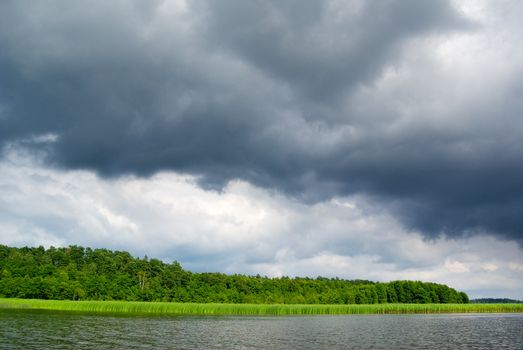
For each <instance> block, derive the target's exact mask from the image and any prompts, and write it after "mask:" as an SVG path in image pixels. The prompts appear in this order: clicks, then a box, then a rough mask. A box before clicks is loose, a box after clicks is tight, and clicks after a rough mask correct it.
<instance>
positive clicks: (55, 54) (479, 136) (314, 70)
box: [0, 0, 523, 299]
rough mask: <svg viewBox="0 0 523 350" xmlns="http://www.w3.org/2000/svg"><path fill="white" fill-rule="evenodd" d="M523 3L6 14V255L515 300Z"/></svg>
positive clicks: (2, 98) (0, 111)
mask: <svg viewBox="0 0 523 350" xmlns="http://www.w3.org/2000/svg"><path fill="white" fill-rule="evenodd" d="M521 18H523V4H521V3H520V2H518V1H509V0H504V1H484V0H455V1H450V0H448V1H445V0H440V1H429V0H427V1H419V0H397V1H396V0H387V1H382V0H375V1H374V0H368V1H361V0H351V1H346V0H344V1H334V0H333V1H254V0H253V1H244V0H227V1H225V0H221V1H210V0H209V1H204V0H193V1H182V0H177V1H167V0H166V1H138V0H136V1H123V0H122V1H116V0H115V1H109V2H108V1H89V2H87V1H75V2H70V1H65V0H55V1H46V2H36V1H24V0H16V1H15V0H13V1H9V0H8V1H2V2H1V3H0V152H1V155H0V244H8V245H14V246H23V245H40V244H41V245H44V246H50V245H54V246H66V245H69V244H79V245H85V246H91V247H105V248H111V249H120V250H129V251H130V252H131V253H133V254H134V255H137V256H143V255H145V254H147V255H148V256H154V257H158V258H162V259H164V260H166V261H170V260H178V261H180V262H181V263H182V265H183V266H184V267H186V268H188V269H191V270H194V271H221V272H227V273H248V274H257V273H260V274H266V275H269V276H281V275H289V276H296V275H299V276H312V277H314V276H318V275H323V276H339V277H342V278H362V279H371V280H380V281H387V280H392V279H415V280H427V281H435V282H441V283H446V284H449V285H451V286H452V287H455V288H458V289H461V290H465V291H467V292H468V293H469V294H470V295H471V296H472V297H485V296H493V297H513V298H519V299H523V141H522V140H523V114H522V113H523V98H522V97H523V48H521V45H520V41H521V39H520V38H521V37H522V36H523V24H522V23H521V20H520V19H521Z"/></svg>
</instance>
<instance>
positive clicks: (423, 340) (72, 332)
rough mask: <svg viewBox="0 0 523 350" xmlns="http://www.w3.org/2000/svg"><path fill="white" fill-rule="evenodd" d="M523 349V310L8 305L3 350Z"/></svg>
mask: <svg viewBox="0 0 523 350" xmlns="http://www.w3.org/2000/svg"><path fill="white" fill-rule="evenodd" d="M44 348H46V349H518V350H521V349H523V314H466V315H457V314H447V315H349V316H289V317H272V316H262V317H250V316H242V317H234V316H207V317H196V316H183V317H138V316H134V317H129V316H123V317H122V316H116V315H115V316H107V315H104V316H99V315H85V314H75V313H57V312H42V311H20V310H1V309H0V349H44Z"/></svg>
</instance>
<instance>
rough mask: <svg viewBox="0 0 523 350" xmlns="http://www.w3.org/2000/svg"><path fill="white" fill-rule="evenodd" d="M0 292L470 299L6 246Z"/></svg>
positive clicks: (214, 298)
mask: <svg viewBox="0 0 523 350" xmlns="http://www.w3.org/2000/svg"><path fill="white" fill-rule="evenodd" d="M0 297H5V298H28V299H56V300H129V301H175V302H195V303H211V302H212V303H253V304H268V303H270V304H377V303H418V304H420V303H458V304H459V303H468V302H469V298H468V296H467V294H466V293H464V292H458V291H456V290H455V289H453V288H450V287H448V286H446V285H443V284H437V283H429V282H420V281H393V282H387V283H381V282H372V281H366V280H344V279H339V278H325V277H316V278H307V277H295V278H289V277H278V278H270V277H265V276H259V275H257V276H245V275H239V274H236V275H226V274H223V273H207V272H206V273H195V272H191V271H186V270H184V269H183V268H182V266H181V265H180V264H179V263H178V262H176V261H174V262H172V263H165V262H163V261H161V260H158V259H154V258H151V259H149V258H148V257H144V258H135V257H133V256H132V255H131V254H130V253H128V252H124V251H111V250H108V249H92V248H84V247H80V246H69V247H65V248H55V247H50V248H49V249H45V248H44V247H42V246H40V247H34V248H32V247H23V248H14V247H8V246H5V245H0Z"/></svg>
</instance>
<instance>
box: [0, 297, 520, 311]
mask: <svg viewBox="0 0 523 350" xmlns="http://www.w3.org/2000/svg"><path fill="white" fill-rule="evenodd" d="M2 308H4V309H5V308H10V309H39V310H57V311H78V312H88V313H112V314H117V313H125V314H149V315H350V314H428V313H505V312H516V313H523V304H370V305H289V304H196V303H166V302H127V301H68V300H39V299H5V298H2V299H0V310H1V309H2ZM0 312H1V311H0Z"/></svg>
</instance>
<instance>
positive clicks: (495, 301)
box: [470, 298, 523, 304]
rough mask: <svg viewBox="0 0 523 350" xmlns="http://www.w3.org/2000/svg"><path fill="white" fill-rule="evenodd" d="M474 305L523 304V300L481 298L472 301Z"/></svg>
mask: <svg viewBox="0 0 523 350" xmlns="http://www.w3.org/2000/svg"><path fill="white" fill-rule="evenodd" d="M470 303H472V304H523V300H515V299H508V298H480V299H472V300H471V301H470Z"/></svg>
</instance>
